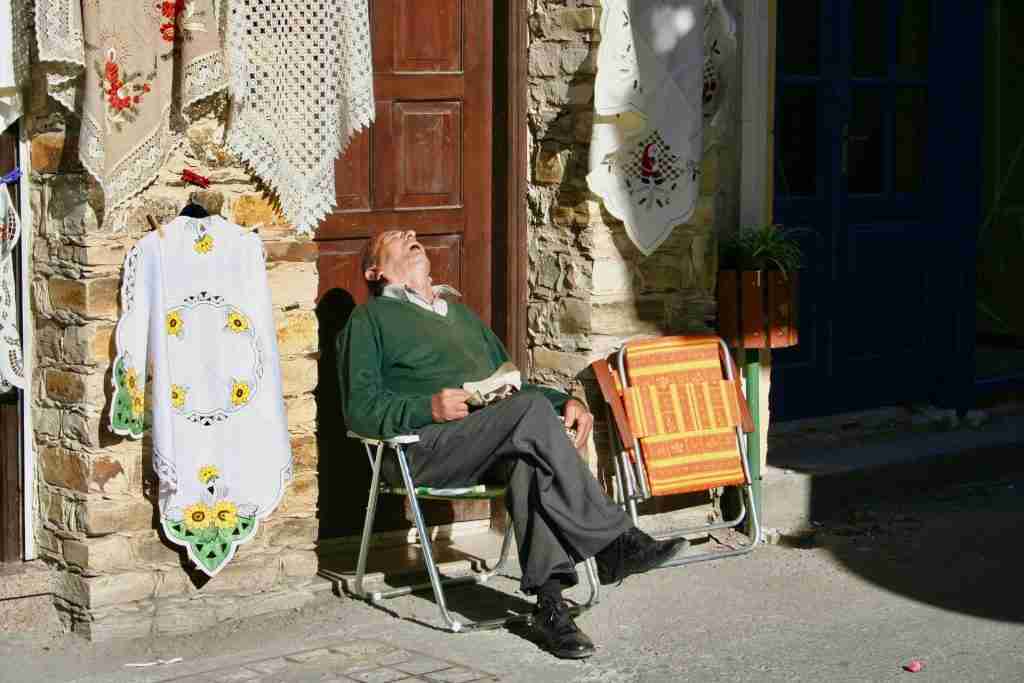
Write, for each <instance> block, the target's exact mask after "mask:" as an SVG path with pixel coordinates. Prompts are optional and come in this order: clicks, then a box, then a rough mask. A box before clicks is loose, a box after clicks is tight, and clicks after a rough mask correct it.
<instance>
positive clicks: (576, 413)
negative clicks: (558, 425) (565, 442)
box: [565, 398, 594, 448]
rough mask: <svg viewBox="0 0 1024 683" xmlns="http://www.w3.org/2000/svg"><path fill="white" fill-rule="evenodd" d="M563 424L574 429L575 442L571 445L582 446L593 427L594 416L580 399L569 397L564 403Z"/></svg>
mask: <svg viewBox="0 0 1024 683" xmlns="http://www.w3.org/2000/svg"><path fill="white" fill-rule="evenodd" d="M565 426H566V427H568V428H569V429H575V430H576V442H575V443H574V444H573V445H574V446H576V448H582V447H583V444H585V443H586V442H587V437H588V436H590V430H591V429H592V428H593V427H594V416H593V415H591V413H590V411H588V410H587V407H586V406H585V405H583V404H582V403H581V402H580V401H578V400H576V399H575V398H570V399H569V402H568V403H566V404H565Z"/></svg>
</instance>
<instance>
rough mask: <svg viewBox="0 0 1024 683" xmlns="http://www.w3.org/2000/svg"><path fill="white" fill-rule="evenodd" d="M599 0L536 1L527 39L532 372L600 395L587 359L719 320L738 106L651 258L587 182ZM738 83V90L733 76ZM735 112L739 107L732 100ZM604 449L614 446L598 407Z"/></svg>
mask: <svg viewBox="0 0 1024 683" xmlns="http://www.w3.org/2000/svg"><path fill="white" fill-rule="evenodd" d="M600 4H601V3H600V2H599V0H536V2H535V3H534V6H533V13H532V14H531V16H530V45H529V82H530V83H529V89H530V92H529V131H530V135H529V144H530V159H531V168H530V185H529V194H528V201H529V220H530V239H529V259H530V265H529V278H530V281H529V315H528V336H529V339H528V346H529V349H530V358H531V363H532V364H531V375H532V377H533V378H534V379H535V380H536V381H539V382H541V383H545V384H551V385H555V386H561V387H564V388H567V389H569V390H570V391H572V392H573V393H576V394H578V395H582V396H586V397H587V398H588V399H589V400H590V404H591V405H594V406H599V405H602V402H601V400H600V394H599V392H598V390H597V387H596V382H595V381H594V380H593V377H592V375H591V373H590V371H589V370H586V368H587V366H588V365H589V363H590V362H591V361H593V360H594V359H596V358H598V357H601V356H603V355H606V354H608V353H609V352H611V351H612V350H613V349H615V348H616V347H617V346H618V345H619V344H621V342H622V341H623V340H624V339H627V338H629V337H632V336H634V335H641V334H671V333H680V332H688V331H707V330H708V329H709V327H710V326H711V325H713V322H714V320H713V319H714V315H715V298H714V291H713V290H714V281H715V274H716V271H717V239H716V235H717V233H718V231H719V230H720V229H722V228H723V227H724V226H730V225H735V224H736V213H737V206H738V196H739V186H738V176H739V173H738V170H737V169H738V166H737V163H738V144H737V140H738V132H737V127H736V123H735V117H734V116H730V115H729V114H728V112H727V114H726V117H727V123H726V124H725V125H722V126H720V127H719V128H718V131H717V137H716V138H715V139H712V140H708V141H706V151H705V154H704V158H703V162H702V165H701V181H700V182H701V189H700V198H699V201H698V204H697V210H696V212H695V213H694V215H693V217H692V219H691V220H690V222H689V223H687V224H685V225H681V226H679V227H678V228H676V229H675V231H674V232H673V233H672V236H671V237H670V238H669V239H668V240H667V241H666V242H665V243H664V244H663V245H662V246H660V247H659V248H658V249H657V251H655V252H654V253H653V254H652V255H650V256H648V257H646V258H645V257H644V256H643V254H642V253H641V252H640V251H639V250H638V249H637V248H636V247H635V246H634V245H633V244H632V242H630V240H629V238H628V237H627V236H626V233H625V229H624V227H623V225H622V224H621V222H619V221H618V220H617V219H615V218H614V217H613V216H611V215H610V214H608V213H607V211H605V210H604V208H603V206H602V204H601V202H600V200H599V199H598V198H597V197H596V195H593V194H592V193H590V192H589V190H588V189H587V183H586V175H587V164H588V148H589V141H590V128H591V125H592V121H593V95H594V76H595V72H596V57H597V48H598V44H599V41H600V35H599V28H600V15H601V7H600ZM733 82H734V83H735V85H736V86H737V87H735V88H734V89H733V90H732V91H731V92H732V93H733V95H732V99H733V101H738V100H736V97H737V93H738V90H739V88H738V76H736V77H734V78H733ZM733 111H735V108H733ZM598 413H599V415H598V418H599V425H598V429H597V430H596V432H597V433H596V435H595V436H596V438H597V452H598V453H599V454H602V455H603V454H604V453H607V448H605V447H604V446H605V441H604V438H603V434H606V431H605V429H603V427H602V425H601V424H600V418H601V416H602V415H601V414H602V413H603V411H598Z"/></svg>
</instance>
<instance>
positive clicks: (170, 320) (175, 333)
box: [165, 311, 185, 339]
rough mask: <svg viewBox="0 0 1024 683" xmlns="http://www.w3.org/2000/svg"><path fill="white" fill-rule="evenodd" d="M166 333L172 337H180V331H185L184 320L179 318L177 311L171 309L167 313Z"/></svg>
mask: <svg viewBox="0 0 1024 683" xmlns="http://www.w3.org/2000/svg"><path fill="white" fill-rule="evenodd" d="M165 326H166V327H167V334H169V335H171V336H172V337H178V338H179V339H180V338H181V334H182V332H184V331H185V321H184V320H182V319H181V313H179V312H178V311H171V312H170V313H168V314H167V322H166V325H165Z"/></svg>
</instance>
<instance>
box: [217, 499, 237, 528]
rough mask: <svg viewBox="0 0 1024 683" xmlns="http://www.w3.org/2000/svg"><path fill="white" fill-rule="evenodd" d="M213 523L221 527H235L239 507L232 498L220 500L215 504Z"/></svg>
mask: <svg viewBox="0 0 1024 683" xmlns="http://www.w3.org/2000/svg"><path fill="white" fill-rule="evenodd" d="M213 523H214V524H216V525H217V526H218V527H220V528H221V529H234V528H235V526H236V525H237V524H238V508H236V507H235V504H234V503H232V502H231V501H230V500H219V501H217V504H216V505H214V506H213Z"/></svg>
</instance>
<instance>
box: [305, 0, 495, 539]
mask: <svg viewBox="0 0 1024 683" xmlns="http://www.w3.org/2000/svg"><path fill="white" fill-rule="evenodd" d="M370 10H371V23H372V35H373V64H374V96H375V98H376V120H375V121H374V124H373V126H372V127H371V128H370V130H369V131H364V132H363V133H362V134H360V135H359V136H358V137H357V138H356V139H355V140H354V141H353V142H352V144H351V145H350V146H349V148H348V150H347V151H346V153H345V155H344V156H343V157H342V158H341V159H339V160H338V162H337V165H336V172H337V193H338V209H337V210H335V212H334V213H332V214H331V215H330V216H328V217H327V219H326V220H325V221H324V222H323V223H322V224H321V226H320V229H319V230H318V232H317V241H318V242H319V245H320V261H319V273H320V297H319V299H318V302H319V303H318V308H317V310H318V316H319V317H320V329H321V345H320V348H321V359H320V370H321V371H320V386H319V387H318V389H317V400H318V410H319V414H320V416H321V417H320V432H319V434H318V437H319V441H320V447H321V458H320V460H321V471H320V476H321V490H322V491H324V492H325V494H324V495H323V496H321V522H320V527H321V536H322V537H331V536H339V535H352V534H355V533H358V531H359V529H360V528H361V527H360V525H361V524H362V514H363V512H364V510H365V505H366V492H367V487H368V486H369V468H368V467H367V465H366V464H365V462H366V458H365V455H363V454H362V451H361V450H360V449H359V447H358V445H356V446H357V447H356V448H353V444H352V443H351V441H350V440H348V439H346V438H345V433H344V425H341V424H340V422H341V420H340V407H339V405H338V402H339V399H338V395H337V392H338V387H337V378H336V371H335V364H336V362H337V359H336V357H335V355H334V354H335V352H334V344H335V338H336V336H337V334H338V332H339V331H340V330H341V329H342V327H343V326H344V324H345V322H346V321H347V319H348V315H349V313H350V312H351V310H352V308H353V307H354V306H355V305H356V304H357V303H362V302H364V301H365V300H366V298H367V296H368V291H367V288H366V283H365V281H364V280H363V274H362V271H361V264H360V258H361V254H360V250H361V249H362V248H363V246H364V245H365V244H366V243H367V241H368V240H369V239H370V238H372V237H373V236H374V235H376V234H379V233H380V232H383V231H385V230H392V229H399V230H415V231H416V232H417V233H418V234H419V235H420V236H421V242H423V244H424V246H425V247H426V249H427V253H428V254H429V256H430V261H431V277H432V278H433V280H434V282H435V283H436V284H450V285H452V286H454V287H455V288H456V289H458V290H459V291H461V292H462V294H463V302H464V303H466V304H467V305H468V306H470V308H472V309H473V310H474V311H475V312H476V313H477V314H478V315H479V316H480V317H481V318H482V319H483V320H484V321H485V322H486V323H488V324H490V322H491V289H490V288H491V215H492V207H491V182H492V162H491V155H492V151H491V150H492V130H491V128H492V120H493V113H492V85H493V83H492V81H493V76H492V71H493V68H492V67H493V39H492V36H493V27H492V22H493V2H492V1H491V0H486V1H482V0H373V2H372V3H371V8H370ZM468 273H472V277H467V276H466V274H468ZM328 491H330V493H329V494H328V493H327V492H328ZM382 505H383V509H381V510H380V512H379V513H378V515H379V517H378V519H379V522H378V525H377V528H378V529H382V530H383V529H396V528H404V527H407V526H409V519H411V518H410V517H409V516H408V515H407V513H406V512H404V508H403V505H402V503H401V501H399V500H397V499H395V500H389V501H382ZM428 509H429V511H428ZM424 511H425V512H426V513H427V516H428V522H429V523H431V524H441V523H446V522H451V521H456V520H464V519H480V518H486V517H487V516H488V515H489V507H488V506H487V505H486V504H485V505H480V504H473V505H469V504H459V505H455V506H452V505H450V504H446V503H435V504H432V505H430V506H427V508H425V510H424Z"/></svg>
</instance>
